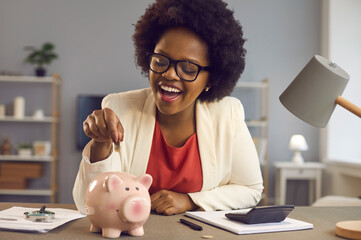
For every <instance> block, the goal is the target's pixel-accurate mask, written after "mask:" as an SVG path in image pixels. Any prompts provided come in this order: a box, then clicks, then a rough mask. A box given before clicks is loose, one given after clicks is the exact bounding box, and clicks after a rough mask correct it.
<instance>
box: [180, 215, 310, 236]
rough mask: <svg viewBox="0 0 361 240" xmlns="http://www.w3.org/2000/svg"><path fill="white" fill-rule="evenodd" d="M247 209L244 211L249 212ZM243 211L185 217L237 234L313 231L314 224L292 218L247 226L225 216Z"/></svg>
mask: <svg viewBox="0 0 361 240" xmlns="http://www.w3.org/2000/svg"><path fill="white" fill-rule="evenodd" d="M249 210H250V209H246V210H243V211H249ZM240 211H242V210H232V211H209V212H204V211H195V212H186V213H185V215H186V216H188V217H190V218H193V219H196V220H199V221H201V222H204V223H207V224H210V225H212V226H215V227H218V228H221V229H224V230H227V231H229V232H232V233H235V234H254V233H270V232H283V231H294V230H305V229H312V228H313V224H312V223H308V222H303V221H299V220H296V219H292V218H286V219H285V220H284V221H282V222H276V223H261V224H245V223H241V222H238V221H233V220H230V219H228V218H227V217H226V216H225V214H226V213H232V212H240Z"/></svg>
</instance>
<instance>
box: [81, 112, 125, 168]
mask: <svg viewBox="0 0 361 240" xmlns="http://www.w3.org/2000/svg"><path fill="white" fill-rule="evenodd" d="M83 129H84V133H85V134H86V135H87V136H88V137H90V138H92V145H91V154H90V161H91V162H97V161H100V160H103V159H105V158H106V157H108V156H109V154H110V153H111V152H112V142H114V143H118V142H120V141H123V136H124V129H123V126H122V124H121V123H120V121H119V118H118V117H117V115H116V114H115V113H114V112H113V111H112V110H111V109H109V108H104V109H102V110H95V111H93V113H92V114H90V115H89V116H88V117H87V118H86V119H85V121H84V122H83Z"/></svg>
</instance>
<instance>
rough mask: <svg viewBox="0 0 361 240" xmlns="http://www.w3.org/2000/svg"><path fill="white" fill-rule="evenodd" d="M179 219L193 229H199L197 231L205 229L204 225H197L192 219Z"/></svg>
mask: <svg viewBox="0 0 361 240" xmlns="http://www.w3.org/2000/svg"><path fill="white" fill-rule="evenodd" d="M179 221H180V222H181V223H183V224H184V225H187V226H188V227H190V228H192V229H194V230H197V231H201V230H203V228H202V226H199V225H197V224H195V223H192V222H190V221H187V220H185V219H183V218H181V219H179Z"/></svg>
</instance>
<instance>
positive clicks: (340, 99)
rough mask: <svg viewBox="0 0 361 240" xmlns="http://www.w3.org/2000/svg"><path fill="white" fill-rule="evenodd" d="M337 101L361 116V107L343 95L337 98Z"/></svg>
mask: <svg viewBox="0 0 361 240" xmlns="http://www.w3.org/2000/svg"><path fill="white" fill-rule="evenodd" d="M336 103H337V104H338V105H340V106H341V107H343V108H345V109H347V110H349V111H350V112H352V113H353V114H355V115H357V116H358V117H360V118H361V108H359V107H358V106H356V105H355V104H353V103H352V102H350V101H348V100H346V99H344V98H343V97H341V96H338V97H337V98H336Z"/></svg>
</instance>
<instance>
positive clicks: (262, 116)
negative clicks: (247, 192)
mask: <svg viewBox="0 0 361 240" xmlns="http://www.w3.org/2000/svg"><path fill="white" fill-rule="evenodd" d="M236 89H243V90H245V91H252V92H254V91H258V95H259V97H258V106H256V108H258V112H257V118H256V119H251V120H247V119H246V124H247V126H248V128H249V129H250V130H251V129H258V131H256V133H252V132H251V134H252V137H253V139H254V141H255V145H256V148H257V152H258V155H259V157H260V162H261V167H262V173H263V184H264V191H263V200H262V201H263V205H267V204H268V171H269V163H268V127H269V107H268V104H269V79H268V78H265V79H263V80H262V81H260V82H243V81H242V82H241V81H239V82H238V83H237V85H236ZM236 97H237V96H236ZM238 98H240V100H241V101H242V97H238ZM242 104H244V105H245V104H247V103H244V102H243V101H242ZM251 104H252V108H253V109H255V106H253V105H254V103H251ZM244 107H245V109H246V107H247V106H244ZM245 111H246V110H245ZM245 114H246V117H247V114H248V113H247V112H246V113H245Z"/></svg>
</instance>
